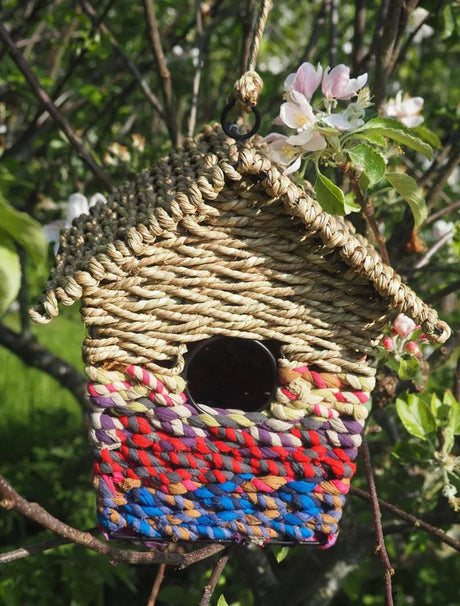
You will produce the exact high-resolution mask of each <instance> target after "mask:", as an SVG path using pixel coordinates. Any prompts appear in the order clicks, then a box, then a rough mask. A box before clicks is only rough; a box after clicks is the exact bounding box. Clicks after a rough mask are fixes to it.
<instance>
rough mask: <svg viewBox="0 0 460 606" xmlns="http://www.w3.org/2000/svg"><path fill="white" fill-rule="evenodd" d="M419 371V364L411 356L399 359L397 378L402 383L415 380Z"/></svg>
mask: <svg viewBox="0 0 460 606" xmlns="http://www.w3.org/2000/svg"><path fill="white" fill-rule="evenodd" d="M419 371H420V362H419V361H418V359H417V358H414V357H412V356H410V357H402V358H400V359H399V367H398V376H399V378H400V379H402V380H403V381H411V380H412V379H415V378H416V377H417V375H418V373H419Z"/></svg>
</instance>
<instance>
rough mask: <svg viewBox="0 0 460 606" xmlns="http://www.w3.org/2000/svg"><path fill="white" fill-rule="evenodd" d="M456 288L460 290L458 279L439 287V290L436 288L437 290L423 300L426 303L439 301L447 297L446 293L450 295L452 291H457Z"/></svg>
mask: <svg viewBox="0 0 460 606" xmlns="http://www.w3.org/2000/svg"><path fill="white" fill-rule="evenodd" d="M457 290H460V280H456V281H455V282H452V283H451V284H448V285H447V286H445V287H444V288H441V290H438V291H437V292H434V293H432V294H431V295H428V296H426V297H425V301H426V302H427V303H434V302H435V301H439V299H443V298H444V297H447V295H450V294H452V293H453V292H457Z"/></svg>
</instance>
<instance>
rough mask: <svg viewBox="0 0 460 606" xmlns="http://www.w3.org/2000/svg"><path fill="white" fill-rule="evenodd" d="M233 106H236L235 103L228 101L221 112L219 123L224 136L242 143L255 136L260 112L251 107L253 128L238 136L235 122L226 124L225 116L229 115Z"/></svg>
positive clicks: (237, 127)
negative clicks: (253, 120)
mask: <svg viewBox="0 0 460 606" xmlns="http://www.w3.org/2000/svg"><path fill="white" fill-rule="evenodd" d="M235 105H236V101H230V103H227V105H226V106H225V107H224V109H223V111H222V116H221V118H220V123H221V124H222V129H223V131H224V133H225V134H226V135H228V136H229V137H232V139H235V141H244V140H245V139H249V138H250V137H252V136H253V135H255V134H256V132H257V131H258V130H259V128H260V122H261V118H260V112H259V110H258V109H257V107H256V106H252V107H251V111H252V113H253V114H254V119H255V122H254V126H253V127H252V128H251V130H250V131H249V132H247V133H243V134H240V132H239V126H238V125H237V124H235V122H233V123H230V124H229V123H228V122H227V114H229V113H230V112H231V110H232V109H233V108H234V107H235Z"/></svg>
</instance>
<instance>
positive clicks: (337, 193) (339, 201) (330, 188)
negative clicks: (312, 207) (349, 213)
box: [314, 171, 346, 216]
mask: <svg viewBox="0 0 460 606" xmlns="http://www.w3.org/2000/svg"><path fill="white" fill-rule="evenodd" d="M314 189H315V192H316V199H317V200H318V202H319V204H320V205H321V206H322V207H323V208H324V210H325V211H326V212H328V213H330V214H331V215H342V216H343V215H345V214H346V209H345V196H344V195H343V191H342V190H341V189H340V187H337V185H335V184H334V183H332V181H331V180H330V179H328V178H327V177H325V176H324V175H322V174H321V173H320V172H319V171H317V178H316V182H315V185H314Z"/></svg>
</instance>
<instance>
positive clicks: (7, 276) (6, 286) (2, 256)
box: [0, 233, 21, 316]
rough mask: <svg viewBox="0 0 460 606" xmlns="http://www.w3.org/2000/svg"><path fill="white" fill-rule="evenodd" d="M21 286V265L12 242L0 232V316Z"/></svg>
mask: <svg viewBox="0 0 460 606" xmlns="http://www.w3.org/2000/svg"><path fill="white" fill-rule="evenodd" d="M20 286H21V265H20V263H19V256H18V254H17V252H16V250H15V247H14V242H13V240H12V239H11V238H8V237H7V236H6V235H5V234H4V233H3V234H1V233H0V316H2V315H3V314H4V313H5V312H6V310H7V309H8V307H9V306H10V305H11V303H12V302H13V301H14V300H15V299H16V297H17V296H18V292H19V288H20Z"/></svg>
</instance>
